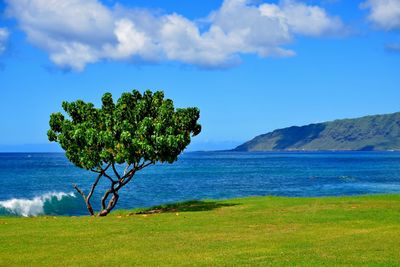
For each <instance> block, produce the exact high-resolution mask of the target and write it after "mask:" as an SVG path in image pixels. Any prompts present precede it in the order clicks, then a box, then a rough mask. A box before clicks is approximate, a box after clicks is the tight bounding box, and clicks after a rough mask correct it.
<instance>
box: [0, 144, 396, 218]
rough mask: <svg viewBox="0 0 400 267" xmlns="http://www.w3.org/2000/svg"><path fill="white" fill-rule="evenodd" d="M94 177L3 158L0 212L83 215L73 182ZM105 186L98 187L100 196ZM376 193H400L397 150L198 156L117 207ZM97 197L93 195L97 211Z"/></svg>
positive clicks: (31, 156) (140, 181) (47, 162)
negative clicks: (251, 198) (197, 200)
mask: <svg viewBox="0 0 400 267" xmlns="http://www.w3.org/2000/svg"><path fill="white" fill-rule="evenodd" d="M94 177H95V175H94V174H92V173H90V172H87V171H84V170H81V169H79V168H76V167H74V166H73V165H72V164H71V163H69V162H68V160H67V159H66V158H65V156H64V154H62V153H2V154H0V214H1V215H22V216H33V215H40V214H51V215H84V214H86V209H85V207H84V205H83V201H82V199H81V198H80V196H77V194H76V193H74V191H73V189H72V184H73V183H76V184H78V185H79V186H80V188H82V189H84V190H86V191H87V190H88V189H89V187H90V185H91V182H92V181H93V179H94ZM107 186H108V184H107V181H106V180H104V181H102V182H101V184H100V186H99V188H98V189H99V190H98V191H102V190H104V189H105V188H106V187H107ZM377 193H378V194H380V193H400V153H399V152H318V153H317V152H315V153H311V152H286V153H238V152H196V153H185V154H183V155H182V156H181V157H180V158H179V160H178V161H177V162H176V163H174V164H172V165H170V164H157V165H155V166H151V167H148V168H147V169H145V170H143V171H141V172H140V173H138V174H137V176H136V178H135V179H134V180H133V181H132V182H131V183H130V184H129V185H128V186H126V187H125V188H123V189H122V191H121V194H120V201H119V203H118V206H117V208H125V209H128V208H136V207H146V206H152V205H157V204H162V203H169V202H176V201H183V200H190V199H205V198H207V199H223V198H232V197H243V196H259V195H274V196H300V197H302V196H304V197H310V196H337V195H359V194H377ZM99 198H100V194H95V196H94V200H93V204H95V207H96V202H98V200H99ZM97 207H98V206H97Z"/></svg>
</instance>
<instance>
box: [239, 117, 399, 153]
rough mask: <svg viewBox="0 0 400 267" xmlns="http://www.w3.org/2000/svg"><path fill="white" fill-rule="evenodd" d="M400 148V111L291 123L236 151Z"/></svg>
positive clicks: (382, 149) (258, 137)
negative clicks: (321, 121) (306, 122)
mask: <svg viewBox="0 0 400 267" xmlns="http://www.w3.org/2000/svg"><path fill="white" fill-rule="evenodd" d="M336 150H338V151H341V150H343V151H344V150H352V151H389V150H400V112H397V113H392V114H385V115H374V116H365V117H361V118H356V119H342V120H335V121H329V122H323V123H315V124H309V125H305V126H292V127H288V128H283V129H278V130H275V131H273V132H269V133H266V134H262V135H259V136H257V137H255V138H254V139H252V140H250V141H248V142H246V143H244V144H242V145H240V146H238V147H236V148H235V149H233V151H249V152H251V151H336Z"/></svg>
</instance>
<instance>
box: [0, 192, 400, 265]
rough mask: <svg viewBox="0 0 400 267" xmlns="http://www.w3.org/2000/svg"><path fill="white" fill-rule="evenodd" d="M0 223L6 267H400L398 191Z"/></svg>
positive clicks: (213, 203)
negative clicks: (96, 266) (393, 193)
mask: <svg viewBox="0 0 400 267" xmlns="http://www.w3.org/2000/svg"><path fill="white" fill-rule="evenodd" d="M137 212H138V211H137V210H136V211H116V212H114V213H112V214H111V215H110V216H109V217H106V218H90V217H37V218H9V217H8V218H7V217H0V244H1V245H0V266H13V265H34V266H47V265H52V266H70V265H84V266H92V265H93V266H94V265H104V266H105V265H107V266H113V265H118V266H119V265H125V266H134V265H135V266H165V265H167V266H234V265H245V266H266V265H273V266H279V265H281V266H293V265H301V266H321V265H325V266H338V265H345V266H351V265H354V266H356V265H357V266H358V265H368V266H400V195H385V196H362V197H340V198H280V197H254V198H243V199H232V200H226V201H194V202H188V203H181V204H177V205H171V206H164V207H162V208H158V209H152V210H147V211H143V212H142V213H141V214H137Z"/></svg>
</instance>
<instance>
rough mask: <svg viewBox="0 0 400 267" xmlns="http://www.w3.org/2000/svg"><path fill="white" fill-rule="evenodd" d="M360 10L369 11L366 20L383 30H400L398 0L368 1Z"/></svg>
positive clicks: (399, 5)
mask: <svg viewBox="0 0 400 267" xmlns="http://www.w3.org/2000/svg"><path fill="white" fill-rule="evenodd" d="M361 8H364V9H369V12H370V13H369V15H368V20H369V21H371V22H372V23H374V24H375V25H376V26H377V27H379V28H381V29H384V30H396V29H400V0H368V1H365V2H363V3H362V4H361Z"/></svg>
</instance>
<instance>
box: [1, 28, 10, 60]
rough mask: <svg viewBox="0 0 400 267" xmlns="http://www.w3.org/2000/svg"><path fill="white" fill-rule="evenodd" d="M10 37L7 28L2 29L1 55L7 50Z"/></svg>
mask: <svg viewBox="0 0 400 267" xmlns="http://www.w3.org/2000/svg"><path fill="white" fill-rule="evenodd" d="M9 35H10V34H9V32H8V30H7V29H6V28H0V55H1V54H2V53H3V52H4V51H5V50H6V45H7V41H8V37H9Z"/></svg>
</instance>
